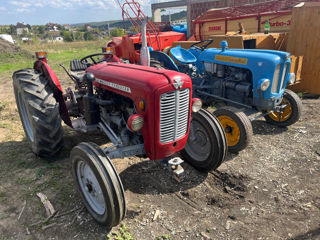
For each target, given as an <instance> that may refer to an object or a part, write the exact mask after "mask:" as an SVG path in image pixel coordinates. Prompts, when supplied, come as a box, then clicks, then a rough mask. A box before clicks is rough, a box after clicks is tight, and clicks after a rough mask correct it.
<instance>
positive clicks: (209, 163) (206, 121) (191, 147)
mask: <svg viewBox="0 0 320 240" xmlns="http://www.w3.org/2000/svg"><path fill="white" fill-rule="evenodd" d="M227 149H228V147H227V141H226V136H225V134H224V131H223V128H222V126H221V125H220V123H219V121H218V120H217V119H216V118H215V117H214V116H212V115H211V114H210V113H209V112H207V111H206V110H204V109H201V110H200V111H199V112H197V113H192V118H191V124H190V131H189V138H188V141H187V143H186V146H185V148H184V149H183V150H182V151H181V154H182V157H183V158H184V159H185V160H186V161H187V162H188V163H190V164H191V165H192V166H193V167H195V168H197V169H198V170H200V171H205V172H208V171H210V170H215V169H216V168H218V167H219V166H220V165H221V163H222V162H223V161H224V158H225V156H226V153H227Z"/></svg>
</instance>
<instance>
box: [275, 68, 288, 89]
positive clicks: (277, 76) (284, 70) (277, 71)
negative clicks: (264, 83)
mask: <svg viewBox="0 0 320 240" xmlns="http://www.w3.org/2000/svg"><path fill="white" fill-rule="evenodd" d="M287 68H288V64H287V63H286V64H285V65H284V66H283V67H282V65H280V64H279V65H278V66H277V67H276V69H275V72H274V76H273V81H272V86H271V91H272V92H273V93H278V92H280V91H281V89H282V88H283V83H284V80H285V77H286V73H287ZM280 73H281V78H280Z"/></svg>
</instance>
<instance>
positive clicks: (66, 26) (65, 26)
mask: <svg viewBox="0 0 320 240" xmlns="http://www.w3.org/2000/svg"><path fill="white" fill-rule="evenodd" d="M63 27H64V29H66V30H68V31H70V30H71V26H70V25H69V24H64V25H63Z"/></svg>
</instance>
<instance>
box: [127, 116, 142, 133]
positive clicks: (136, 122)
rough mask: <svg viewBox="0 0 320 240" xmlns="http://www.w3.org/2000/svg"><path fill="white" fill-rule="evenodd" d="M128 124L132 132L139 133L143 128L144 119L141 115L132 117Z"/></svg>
mask: <svg viewBox="0 0 320 240" xmlns="http://www.w3.org/2000/svg"><path fill="white" fill-rule="evenodd" d="M127 124H128V127H129V128H130V130H132V131H133V132H137V131H139V130H140V129H141V128H142V127H143V117H142V116H141V115H139V114H135V115H131V116H130V117H129V119H128V122H127Z"/></svg>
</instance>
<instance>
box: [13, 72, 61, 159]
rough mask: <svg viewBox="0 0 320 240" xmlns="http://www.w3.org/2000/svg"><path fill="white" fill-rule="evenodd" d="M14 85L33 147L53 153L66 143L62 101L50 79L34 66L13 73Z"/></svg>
mask: <svg viewBox="0 0 320 240" xmlns="http://www.w3.org/2000/svg"><path fill="white" fill-rule="evenodd" d="M12 78H13V88H14V94H15V98H16V103H17V107H18V111H19V115H20V119H21V122H22V125H23V128H24V131H25V133H26V135H27V139H28V141H29V143H30V145H31V148H32V151H33V152H34V153H35V154H36V155H39V156H41V157H48V156H53V155H54V154H55V153H57V152H58V151H59V150H60V149H61V148H62V146H63V130H62V127H61V118H60V114H59V104H58V103H57V102H56V100H55V98H54V96H53V91H52V90H51V88H50V86H49V84H48V81H47V79H45V77H44V76H42V75H41V74H39V73H37V72H35V70H33V69H22V70H20V71H17V72H15V73H14V74H13V76H12Z"/></svg>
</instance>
